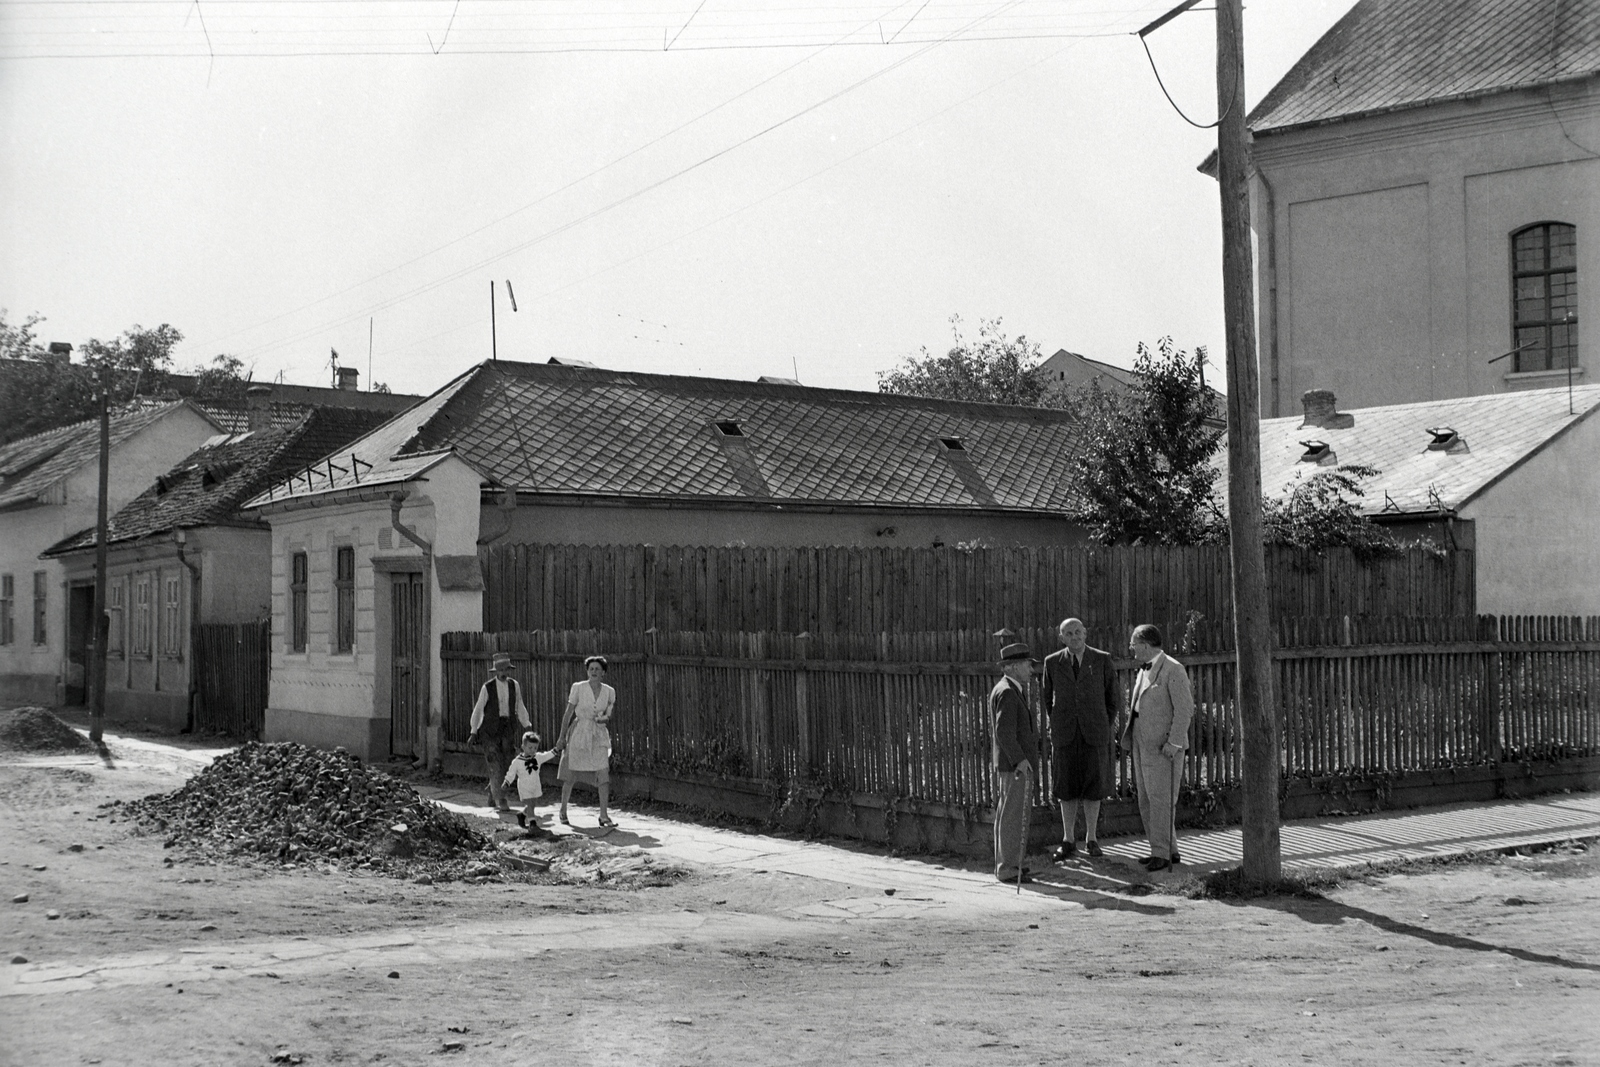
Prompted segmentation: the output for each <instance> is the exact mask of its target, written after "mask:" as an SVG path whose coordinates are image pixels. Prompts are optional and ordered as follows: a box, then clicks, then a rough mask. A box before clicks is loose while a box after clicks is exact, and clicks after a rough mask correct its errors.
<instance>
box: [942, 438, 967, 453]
mask: <svg viewBox="0 0 1600 1067" xmlns="http://www.w3.org/2000/svg"><path fill="white" fill-rule="evenodd" d="M939 443H940V444H941V445H943V446H944V447H945V449H946V450H948V451H950V452H965V451H966V450H967V446H966V443H965V442H963V441H962V440H961V438H959V437H941V438H939Z"/></svg>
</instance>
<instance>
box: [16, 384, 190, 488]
mask: <svg viewBox="0 0 1600 1067" xmlns="http://www.w3.org/2000/svg"><path fill="white" fill-rule="evenodd" d="M181 407H191V408H192V407H194V405H193V404H190V403H189V402H188V401H185V400H177V401H172V402H170V403H162V404H152V403H149V402H145V401H138V402H135V403H133V404H130V405H128V406H126V407H124V408H122V409H120V410H118V411H116V412H113V413H112V416H111V447H113V448H115V447H116V446H117V445H119V444H121V443H122V442H123V441H126V440H127V439H128V438H130V437H132V436H133V435H134V434H136V433H138V432H139V431H140V430H143V429H144V428H145V427H147V426H150V425H151V424H153V423H156V422H159V421H160V420H161V419H162V418H164V417H166V416H167V415H169V414H170V413H172V412H173V411H176V410H177V409H178V408H181ZM197 410H198V409H197ZM219 429H220V427H219ZM99 455H100V420H99V419H86V420H84V421H83V422H75V423H72V424H71V425H70V426H60V427H57V428H56V429H54V430H46V431H45V432H44V433H38V434H34V435H33V436H31V437H24V438H22V439H20V440H17V441H12V442H11V443H10V444H7V445H0V508H6V507H13V506H15V505H18V504H29V503H32V502H34V501H35V500H37V499H39V497H40V496H41V495H42V494H44V493H47V492H49V491H50V489H52V488H53V487H54V486H55V485H56V484H57V483H58V482H60V481H61V480H62V479H63V478H66V477H67V476H69V475H70V474H72V473H73V472H74V471H76V470H77V469H78V468H79V467H82V466H83V465H84V464H85V463H94V462H96V461H97V460H98V458H99Z"/></svg>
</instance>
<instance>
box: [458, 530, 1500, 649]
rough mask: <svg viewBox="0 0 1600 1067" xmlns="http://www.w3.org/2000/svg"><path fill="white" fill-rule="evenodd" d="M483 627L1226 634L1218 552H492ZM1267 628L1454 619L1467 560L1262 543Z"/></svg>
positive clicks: (1467, 582)
mask: <svg viewBox="0 0 1600 1067" xmlns="http://www.w3.org/2000/svg"><path fill="white" fill-rule="evenodd" d="M480 560H481V562H482V566H483V571H484V586H485V588H484V595H483V629H484V630H486V631H491V632H500V631H514V630H589V629H597V630H612V631H631V630H640V631H642V630H648V629H651V628H652V627H653V628H655V629H656V630H658V631H662V632H673V631H682V632H688V631H714V632H776V633H811V634H818V635H820V634H840V633H905V632H911V631H944V630H982V631H987V632H993V631H995V630H999V629H1001V628H1004V627H1010V628H1013V629H1018V630H1021V629H1027V628H1036V627H1045V626H1052V625H1054V624H1056V623H1058V622H1060V621H1061V619H1062V617H1063V616H1065V615H1076V616H1078V617H1079V618H1081V619H1083V620H1084V621H1085V622H1087V623H1088V624H1089V626H1090V627H1097V626H1105V627H1115V628H1117V629H1125V628H1126V627H1128V626H1131V625H1133V624H1135V623H1140V622H1151V621H1161V620H1181V619H1184V618H1186V617H1189V616H1191V615H1193V614H1197V615H1198V616H1199V617H1200V618H1201V619H1203V620H1204V621H1205V622H1206V623H1208V624H1216V625H1220V626H1222V627H1224V628H1228V629H1231V627H1232V625H1233V621H1232V620H1233V604H1232V592H1231V585H1230V577H1229V576H1230V573H1231V570H1230V564H1229V559H1228V550H1227V548H1226V547H1225V546H1203V547H1197V548H1165V547H1156V548H1147V547H1120V546H1119V547H1112V548H1081V547H1072V548H1068V547H1053V548H976V549H962V548H955V547H945V548H676V547H658V546H654V545H598V546H589V545H545V544H508V545H495V546H493V547H490V548H487V549H484V550H483V551H482V552H481V554H480ZM1267 568H1268V576H1269V584H1270V588H1271V591H1272V599H1273V604H1274V613H1275V615H1274V617H1275V618H1279V619H1282V618H1293V617H1302V616H1333V617H1339V616H1345V615H1349V616H1372V615H1384V616H1470V615H1473V614H1474V613H1475V612H1476V611H1477V604H1476V601H1475V588H1476V586H1475V571H1474V556H1473V553H1472V551H1470V550H1467V549H1457V550H1453V551H1450V552H1435V551H1432V550H1430V549H1420V548H1419V549H1412V550H1409V551H1407V552H1406V553H1404V554H1403V555H1400V556H1395V557H1391V558H1386V559H1378V560H1373V561H1369V562H1362V561H1360V560H1357V559H1356V558H1355V556H1354V555H1353V554H1352V553H1351V552H1350V551H1349V550H1348V549H1336V550H1332V551H1328V552H1308V551H1304V550H1299V549H1290V548H1282V547H1276V548H1269V549H1268V552H1267Z"/></svg>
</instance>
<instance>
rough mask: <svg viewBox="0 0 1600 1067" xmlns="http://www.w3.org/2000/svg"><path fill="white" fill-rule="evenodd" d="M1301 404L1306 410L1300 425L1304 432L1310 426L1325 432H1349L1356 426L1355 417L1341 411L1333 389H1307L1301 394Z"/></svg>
mask: <svg viewBox="0 0 1600 1067" xmlns="http://www.w3.org/2000/svg"><path fill="white" fill-rule="evenodd" d="M1300 403H1301V405H1302V406H1303V407H1304V408H1305V418H1304V420H1302V421H1301V423H1300V428H1301V429H1302V430H1304V429H1305V428H1307V427H1308V426H1316V427H1320V428H1321V429H1324V430H1347V429H1349V428H1350V427H1352V426H1354V425H1355V424H1356V417H1355V416H1354V415H1351V414H1349V413H1347V412H1342V411H1340V410H1339V402H1338V400H1337V399H1336V398H1335V397H1334V395H1333V390H1332V389H1307V390H1306V391H1305V392H1304V393H1301V394H1300Z"/></svg>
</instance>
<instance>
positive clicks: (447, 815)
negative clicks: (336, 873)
mask: <svg viewBox="0 0 1600 1067" xmlns="http://www.w3.org/2000/svg"><path fill="white" fill-rule="evenodd" d="M109 807H110V814H111V817H112V818H113V819H116V818H125V819H132V820H135V821H137V822H138V823H139V824H140V825H141V826H143V827H145V828H147V829H150V830H153V831H156V832H159V833H162V834H165V835H167V842H166V843H167V845H168V847H176V848H182V849H184V850H185V851H187V852H190V853H193V854H197V855H202V856H203V855H207V854H210V855H226V856H235V857H259V858H265V859H276V860H281V861H284V862H312V861H330V862H334V863H340V864H350V863H363V864H367V865H378V866H387V865H388V862H389V861H412V860H417V861H434V862H438V861H447V862H448V861H461V860H466V859H468V858H469V857H473V856H476V855H477V854H479V853H482V852H483V851H484V850H485V849H488V848H490V847H491V845H490V843H489V840H488V839H487V838H485V837H484V836H483V835H482V834H480V833H478V832H477V831H476V830H474V829H473V828H472V827H471V826H469V825H468V824H467V822H466V820H465V819H463V818H461V816H459V815H456V814H454V813H453V812H450V811H447V810H446V809H444V808H442V807H440V806H439V805H437V804H435V803H433V802H432V801H431V800H424V799H423V798H422V797H420V796H418V795H417V792H416V790H414V789H412V788H411V787H410V786H408V785H406V784H405V783H404V782H401V781H398V780H396V779H394V778H391V777H390V776H389V775H387V774H384V773H383V772H382V771H377V770H373V769H371V768H369V767H368V766H367V765H366V764H364V763H362V762H361V760H359V759H357V758H356V757H354V756H352V755H350V754H349V753H347V752H344V751H343V750H338V751H334V752H324V751H322V750H319V749H313V748H307V747H305V746H304V745H298V744H294V743H292V742H278V743H273V744H263V743H261V742H256V741H252V742H250V743H248V744H246V745H243V746H242V747H240V748H238V749H235V750H234V751H232V752H229V753H227V754H226V755H223V756H220V757H218V758H217V759H216V760H215V761H214V762H213V763H212V764H211V766H209V767H207V768H206V769H205V770H203V771H201V772H200V773H199V774H197V775H195V776H194V777H193V778H191V779H189V781H188V782H187V783H186V784H185V785H184V786H183V788H181V789H179V790H177V791H175V792H172V793H160V794H155V795H152V796H148V797H145V798H143V799H141V800H133V801H124V802H121V803H118V804H113V805H110V806H109Z"/></svg>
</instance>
